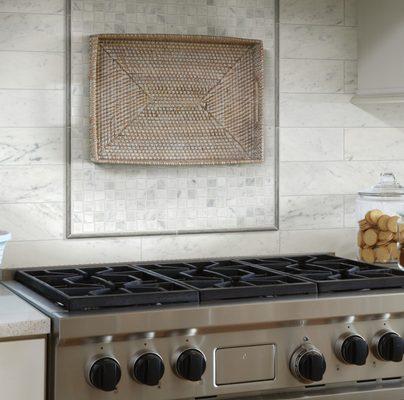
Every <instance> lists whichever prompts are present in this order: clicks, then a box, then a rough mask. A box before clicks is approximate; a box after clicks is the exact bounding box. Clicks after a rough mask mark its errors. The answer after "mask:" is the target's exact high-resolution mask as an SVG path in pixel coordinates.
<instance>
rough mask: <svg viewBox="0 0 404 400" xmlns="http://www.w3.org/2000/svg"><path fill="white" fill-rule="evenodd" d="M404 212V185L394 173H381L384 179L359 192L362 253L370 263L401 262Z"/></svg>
mask: <svg viewBox="0 0 404 400" xmlns="http://www.w3.org/2000/svg"><path fill="white" fill-rule="evenodd" d="M400 213H403V214H404V187H403V186H401V185H400V184H399V183H398V182H397V181H396V178H395V176H394V174H393V173H391V172H385V173H382V174H380V181H379V183H377V184H376V185H375V186H372V187H371V188H370V189H368V190H365V191H362V192H359V197H358V198H357V201H356V217H357V221H358V224H359V229H358V257H359V259H360V260H362V261H365V262H368V263H382V264H384V263H397V261H398V258H399V249H398V247H397V245H398V242H399V237H398V228H397V226H398V225H397V221H398V219H399V214H400Z"/></svg>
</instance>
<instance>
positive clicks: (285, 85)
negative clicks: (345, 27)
mask: <svg viewBox="0 0 404 400" xmlns="http://www.w3.org/2000/svg"><path fill="white" fill-rule="evenodd" d="M279 67H280V70H279V71H280V80H279V90H280V92H283V93H338V92H342V91H343V90H344V62H343V61H338V60H298V59H283V60H280V64H279Z"/></svg>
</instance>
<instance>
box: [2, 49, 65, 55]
mask: <svg viewBox="0 0 404 400" xmlns="http://www.w3.org/2000/svg"><path fill="white" fill-rule="evenodd" d="M0 53H28V54H30V53H45V54H60V55H63V56H64V55H65V51H64V50H18V49H14V50H13V49H11V50H7V49H0Z"/></svg>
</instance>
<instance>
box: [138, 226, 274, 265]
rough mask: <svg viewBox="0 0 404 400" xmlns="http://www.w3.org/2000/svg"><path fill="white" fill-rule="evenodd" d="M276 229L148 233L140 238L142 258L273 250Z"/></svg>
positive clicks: (253, 253) (250, 253) (236, 254)
mask: <svg viewBox="0 0 404 400" xmlns="http://www.w3.org/2000/svg"><path fill="white" fill-rule="evenodd" d="M278 251H279V232H276V231H273V232H245V233H214V234H204V235H203V234H201V235H179V236H147V237H144V238H143V239H142V260H144V261H151V260H175V259H181V258H184V259H188V258H209V257H246V256H259V255H270V254H276V253H278Z"/></svg>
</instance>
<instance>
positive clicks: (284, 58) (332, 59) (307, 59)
mask: <svg viewBox="0 0 404 400" xmlns="http://www.w3.org/2000/svg"><path fill="white" fill-rule="evenodd" d="M279 60H280V61H282V60H302V61H358V58H313V57H280V58H279Z"/></svg>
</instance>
